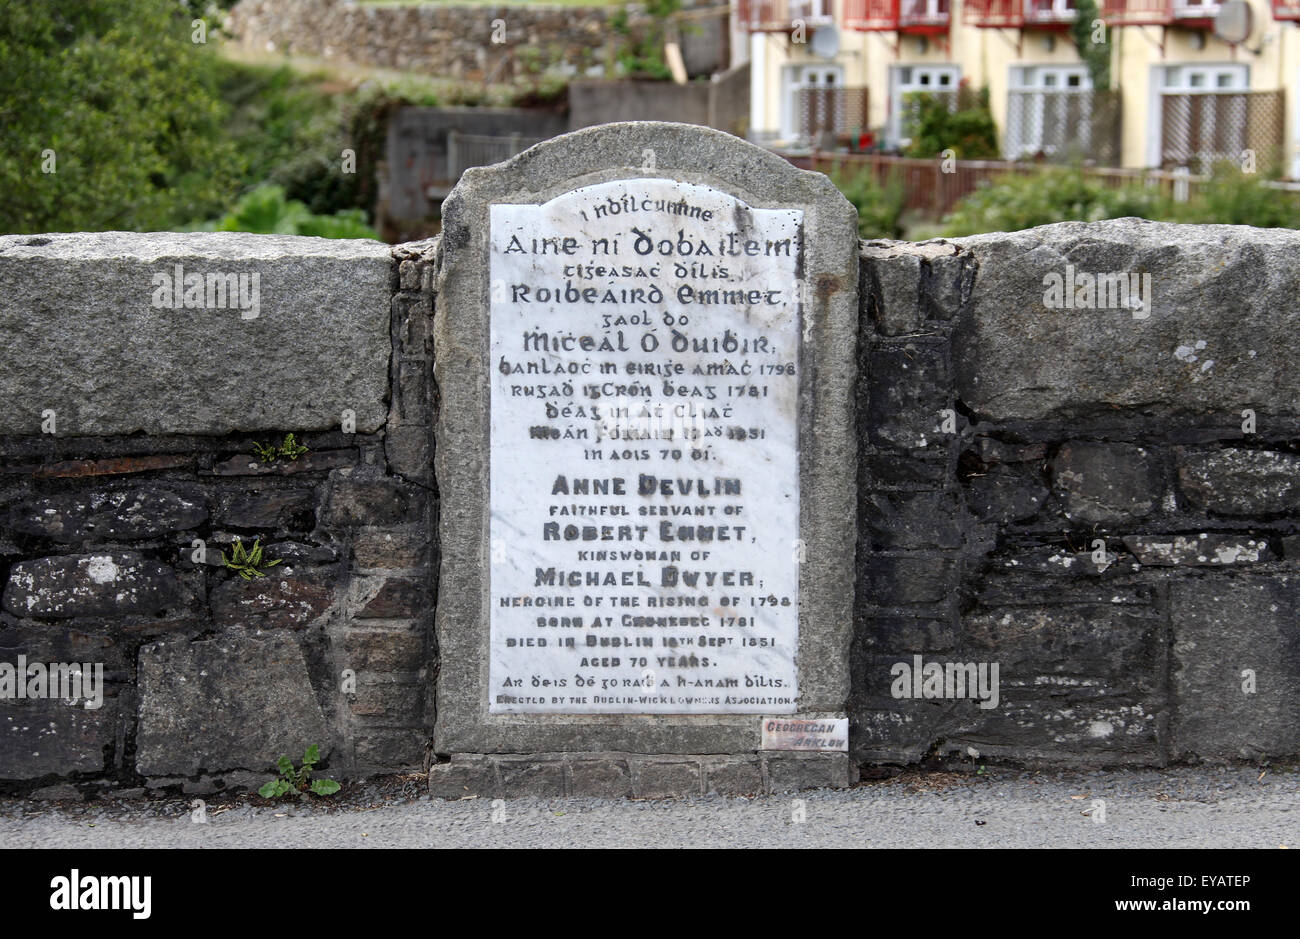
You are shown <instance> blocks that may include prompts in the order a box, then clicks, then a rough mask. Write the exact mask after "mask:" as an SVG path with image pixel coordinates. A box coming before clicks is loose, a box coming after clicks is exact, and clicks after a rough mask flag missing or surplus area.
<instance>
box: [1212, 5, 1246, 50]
mask: <svg viewBox="0 0 1300 939" xmlns="http://www.w3.org/2000/svg"><path fill="white" fill-rule="evenodd" d="M1254 25H1255V23H1254V14H1253V13H1252V12H1251V9H1250V4H1249V3H1247V2H1246V0H1227V2H1226V3H1224V4H1223V6H1221V7H1219V12H1218V14H1217V15H1215V17H1214V35H1215V36H1216V37H1217V38H1219V39H1222V40H1223V41H1224V42H1226V43H1230V44H1232V45H1236V44H1237V43H1241V42H1245V41H1246V39H1247V37H1249V36H1250V31H1251V29H1253V28H1254Z"/></svg>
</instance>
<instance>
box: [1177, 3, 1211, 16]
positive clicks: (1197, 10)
mask: <svg viewBox="0 0 1300 939" xmlns="http://www.w3.org/2000/svg"><path fill="white" fill-rule="evenodd" d="M1218 12H1219V0H1174V16H1176V17H1187V18H1202V17H1204V18H1210V17H1213V16H1214V15H1215V14H1217V13H1218Z"/></svg>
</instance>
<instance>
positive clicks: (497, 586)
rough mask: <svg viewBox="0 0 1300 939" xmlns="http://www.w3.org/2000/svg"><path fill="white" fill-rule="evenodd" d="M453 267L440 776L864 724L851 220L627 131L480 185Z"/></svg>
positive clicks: (833, 198) (441, 381)
mask: <svg viewBox="0 0 1300 939" xmlns="http://www.w3.org/2000/svg"><path fill="white" fill-rule="evenodd" d="M442 245H443V251H444V257H443V259H442V265H441V272H442V273H441V280H440V284H439V297H438V303H437V321H436V327H435V328H436V331H437V346H438V349H439V354H438V359H437V361H436V363H435V377H436V379H437V383H438V387H439V392H440V399H441V408H440V415H439V423H438V427H437V456H436V463H437V475H438V478H439V482H440V489H441V495H442V516H441V537H442V567H441V574H440V579H441V583H440V589H439V596H440V602H439V608H438V614H437V632H438V642H439V649H440V655H441V662H442V665H441V672H440V675H439V679H438V718H437V725H436V729H435V738H434V747H435V750H436V751H437V752H440V753H448V754H490V753H528V752H536V753H543V752H576V751H620V752H632V753H646V754H656V753H657V754H691V753H696V754H732V753H743V752H750V753H752V752H753V751H756V750H758V749H759V748H760V746H762V745H763V741H764V740H769V739H770V740H780V739H783V738H781V737H780V735H770V734H769V735H764V734H763V733H762V728H763V726H764V723H763V718H764V717H767V718H771V717H774V716H784V717H798V718H810V719H826V720H837V719H841V718H842V717H843V716H844V713H845V706H846V697H847V692H848V671H847V668H848V659H849V656H848V642H849V635H850V631H851V620H852V597H853V568H854V563H853V561H854V526H855V505H854V503H855V500H854V496H853V492H854V480H855V477H856V438H855V434H854V431H853V428H854V419H853V410H852V407H853V401H852V387H853V379H854V376H855V374H856V364H855V358H856V343H855V340H854V337H855V335H856V333H855V326H854V322H855V317H856V297H857V246H858V241H857V231H856V215H855V212H854V210H853V208H852V206H851V205H849V203H848V202H847V201H846V200H845V199H844V198H843V196H842V195H840V194H839V192H838V191H837V190H836V189H835V188H834V187H833V186H832V185H831V183H830V182H829V180H827V179H826V178H825V177H824V176H821V175H820V174H814V173H808V172H804V171H801V170H798V169H795V168H794V167H792V166H790V165H789V164H788V163H787V162H785V161H784V160H781V159H780V158H778V157H775V156H773V155H772V154H769V153H767V152H765V151H763V150H761V149H759V148H757V147H754V146H752V145H750V144H748V143H746V142H744V141H741V140H739V139H737V138H735V137H732V136H729V135H727V134H723V133H719V132H717V131H713V130H709V129H706V128H700V127H694V126H688V125H678V124H656V123H631V124H617V125H606V126H603V127H599V128H593V129H590V130H586V131H580V132H577V133H574V134H569V135H566V136H564V137H560V138H556V139H554V140H551V141H548V142H546V143H544V144H541V145H539V146H537V147H534V148H532V149H531V150H529V151H527V152H526V153H524V154H522V155H520V156H519V157H517V158H515V159H514V160H512V161H510V162H509V163H506V164H501V165H498V166H495V167H487V168H482V169H474V170H470V171H469V172H467V173H466V174H465V176H464V177H463V178H462V180H461V182H460V184H459V186H458V187H457V188H456V190H455V191H454V192H453V194H452V195H451V196H450V197H449V199H448V200H447V203H446V205H445V207H444V234H443V240H442ZM837 749H838V747H837Z"/></svg>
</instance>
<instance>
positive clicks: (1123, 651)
mask: <svg viewBox="0 0 1300 939" xmlns="http://www.w3.org/2000/svg"><path fill="white" fill-rule="evenodd" d="M1297 247H1300V235H1298V234H1297V233H1295V232H1291V231H1278V230H1257V229H1250V228H1244V227H1228V226H1178V225H1169V224H1157V223H1150V222H1143V221H1138V220H1133V219H1127V220H1122V221H1116V222H1101V223H1096V224H1090V225H1084V224H1079V223H1070V224H1063V225H1053V226H1048V227H1044V228H1039V229H1034V230H1032V231H1027V232H1020V233H1016V234H1012V235H1003V234H998V235H983V236H979V237H974V238H967V239H963V240H960V241H957V242H954V243H951V244H949V243H943V242H933V243H929V244H924V245H899V244H891V243H871V244H868V245H865V246H864V248H863V266H864V267H863V283H864V285H865V286H864V291H863V297H862V299H863V319H862V335H861V344H860V354H861V355H860V364H861V375H862V384H861V397H860V400H859V407H860V412H859V431H860V435H861V440H862V442H863V460H862V464H861V476H860V492H859V496H860V500H861V502H860V506H861V508H860V516H859V517H860V519H861V537H860V540H859V545H858V551H859V556H858V565H859V571H860V576H859V579H858V614H857V630H856V648H855V650H854V655H855V661H854V676H855V680H854V706H853V708H852V711H851V713H852V730H851V740H852V748H853V750H854V752H855V753H856V754H857V755H858V756H859V758H861V759H864V760H887V761H914V760H917V759H920V758H921V757H923V756H925V755H927V754H931V753H936V752H937V753H941V754H969V753H978V754H980V756H981V758H983V757H984V756H988V757H997V756H1003V757H1010V758H1014V759H1018V760H1030V761H1038V760H1047V761H1050V762H1053V763H1079V764H1091V765H1096V764H1108V763H1115V764H1119V763H1138V764H1144V765H1161V764H1164V763H1166V762H1168V761H1171V760H1186V759H1195V758H1206V759H1237V758H1241V759H1260V758H1264V757H1266V756H1270V755H1272V756H1277V755H1282V754H1295V753H1297V752H1300V729H1297V728H1298V727H1300V724H1297V718H1300V705H1298V704H1297V702H1300V625H1298V623H1297V618H1296V614H1297V608H1296V603H1297V593H1296V588H1297V584H1298V583H1300V580H1298V579H1297V573H1298V572H1300V538H1297V537H1296V533H1297V522H1300V516H1298V515H1297V509H1298V508H1300V488H1297V480H1300V477H1298V476H1297V470H1300V456H1297V455H1296V448H1295V440H1296V438H1297V435H1298V434H1300V397H1298V393H1300V382H1298V381H1297V379H1298V378H1300V375H1297V372H1296V370H1297V362H1296V356H1295V354H1294V349H1293V345H1294V343H1293V340H1292V339H1291V338H1290V332H1291V324H1292V322H1293V321H1294V319H1295V316H1296V315H1297V307H1296V304H1297V298H1300V268H1297V267H1296V266H1295V265H1294V263H1293V262H1292V260H1291V259H1292V258H1293V257H1294V256H1295V251H1296V249H1297ZM1067 266H1068V267H1067ZM1071 269H1072V270H1073V272H1074V274H1075V275H1076V276H1077V275H1078V274H1081V273H1082V274H1088V275H1090V276H1096V275H1097V274H1104V273H1107V272H1126V273H1127V272H1133V273H1138V274H1142V273H1145V274H1147V275H1149V276H1150V293H1149V297H1147V298H1145V299H1144V301H1143V302H1142V303H1139V302H1138V301H1136V300H1133V301H1131V302H1130V303H1129V304H1128V305H1127V306H1125V307H1121V308H1118V309H1115V308H1111V309H1107V308H1105V307H1104V305H1103V306H1102V308H1100V309H1097V308H1093V309H1089V308H1079V306H1082V305H1079V306H1076V308H1074V309H1070V308H1052V307H1049V306H1048V305H1047V304H1046V303H1045V297H1047V290H1046V286H1045V285H1049V284H1050V278H1049V275H1052V274H1059V275H1061V276H1062V277H1064V276H1067V275H1068V274H1069V271H1070V270H1071ZM1079 283H1082V281H1081V280H1080V281H1079ZM1252 414H1253V416H1254V420H1255V425H1254V430H1253V432H1244V431H1243V427H1247V429H1248V426H1249V425H1248V424H1247V423H1246V422H1247V421H1248V420H1249V419H1250V418H1251V416H1252ZM945 419H947V420H948V421H949V423H948V424H947V426H945ZM914 655H922V656H924V659H925V660H927V661H928V660H934V661H939V662H946V661H958V662H969V661H979V662H998V663H999V664H1000V674H1001V686H1002V688H1001V702H1000V704H999V706H998V707H996V708H993V709H980V708H978V707H977V706H976V705H975V704H974V703H973V702H969V701H961V702H953V701H941V700H929V701H927V700H898V699H896V698H894V697H893V696H892V694H891V693H890V687H891V684H890V668H891V666H892V664H893V663H896V662H899V661H911V660H912V657H913V656H914ZM1247 670H1249V674H1247ZM1250 680H1253V681H1255V682H1256V683H1257V688H1256V690H1254V691H1253V692H1249V693H1248V692H1247V691H1245V690H1244V688H1245V685H1246V683H1247V682H1248V681H1250Z"/></svg>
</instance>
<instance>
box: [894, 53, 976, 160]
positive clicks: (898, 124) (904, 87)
mask: <svg viewBox="0 0 1300 939" xmlns="http://www.w3.org/2000/svg"><path fill="white" fill-rule="evenodd" d="M960 83H961V66H960V65H895V66H894V67H893V68H892V69H890V74H889V123H888V125H887V127H886V131H887V133H886V136H887V137H888V140H887V141H886V145H887V146H900V145H901V142H902V141H901V138H902V136H903V130H904V128H903V107H904V104H905V102H906V96H907V95H909V94H911V93H912V92H914V91H924V92H949V93H952V92H956V90H957V86H958V85H959V84H960Z"/></svg>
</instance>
